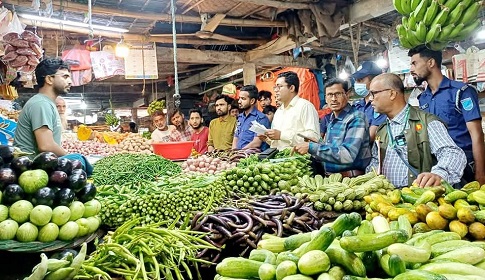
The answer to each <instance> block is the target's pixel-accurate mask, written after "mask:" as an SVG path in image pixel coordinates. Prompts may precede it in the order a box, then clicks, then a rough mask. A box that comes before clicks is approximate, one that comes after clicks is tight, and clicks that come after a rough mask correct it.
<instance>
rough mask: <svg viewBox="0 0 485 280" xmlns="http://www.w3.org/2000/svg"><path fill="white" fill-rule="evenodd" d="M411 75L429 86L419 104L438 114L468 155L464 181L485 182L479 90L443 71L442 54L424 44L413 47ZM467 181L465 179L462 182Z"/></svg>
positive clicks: (422, 94) (410, 51)
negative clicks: (451, 78) (445, 74)
mask: <svg viewBox="0 0 485 280" xmlns="http://www.w3.org/2000/svg"><path fill="white" fill-rule="evenodd" d="M408 55H409V56H410V57H411V69H410V71H411V75H412V76H413V78H414V81H415V82H416V84H417V85H421V84H422V83H423V82H424V81H426V82H427V84H428V86H427V87H426V89H425V91H424V92H423V93H421V94H420V95H419V96H418V100H419V107H420V108H421V109H422V110H424V111H426V112H429V113H432V114H435V115H436V116H438V117H439V118H440V119H441V120H442V121H443V122H444V123H445V124H446V125H447V126H448V132H449V133H450V136H451V138H452V139H453V140H454V141H455V143H456V144H457V145H458V147H460V148H462V149H463V151H464V152H465V155H466V157H467V165H466V168H465V172H464V174H463V180H464V182H471V181H474V180H476V181H478V182H479V183H480V184H485V144H484V135H483V130H482V117H481V113H480V107H479V104H478V95H477V91H476V90H475V89H474V88H473V87H471V86H468V85H467V84H464V83H462V82H458V81H452V80H450V79H448V78H447V77H445V76H443V74H442V73H441V61H442V53H441V52H440V51H433V50H430V49H428V48H427V47H426V46H424V45H421V46H417V47H415V48H413V49H411V50H409V53H408ZM462 183H463V182H462Z"/></svg>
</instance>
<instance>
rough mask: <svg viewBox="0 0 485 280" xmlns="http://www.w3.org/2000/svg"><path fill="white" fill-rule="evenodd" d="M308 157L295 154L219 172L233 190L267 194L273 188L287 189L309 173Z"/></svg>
mask: <svg viewBox="0 0 485 280" xmlns="http://www.w3.org/2000/svg"><path fill="white" fill-rule="evenodd" d="M309 162H310V161H309V159H308V157H305V156H297V157H292V158H288V159H281V160H277V161H276V162H267V161H266V162H262V163H261V162H259V163H257V164H251V165H249V166H241V167H239V166H238V167H236V168H233V169H229V170H226V171H225V172H222V173H221V175H220V176H221V179H222V180H223V182H224V184H225V185H226V186H228V187H229V188H230V190H231V191H233V192H242V193H246V194H252V195H256V194H260V195H265V194H269V192H270V190H273V189H278V188H279V189H285V188H286V189H289V188H290V187H291V186H295V185H297V184H298V177H301V176H304V175H309V174H311V172H312V170H311V167H310V165H309Z"/></svg>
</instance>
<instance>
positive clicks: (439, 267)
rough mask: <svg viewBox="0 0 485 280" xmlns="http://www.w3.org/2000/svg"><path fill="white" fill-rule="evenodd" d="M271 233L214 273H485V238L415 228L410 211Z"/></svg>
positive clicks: (402, 277)
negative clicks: (277, 234)
mask: <svg viewBox="0 0 485 280" xmlns="http://www.w3.org/2000/svg"><path fill="white" fill-rule="evenodd" d="M267 238H268V239H266V240H271V241H272V243H273V244H272V246H265V245H264V244H261V243H263V242H264V241H266V240H263V241H260V242H259V243H258V248H257V249H254V250H252V251H251V252H250V254H249V258H247V259H246V258H236V257H230V258H226V259H224V260H223V261H222V262H221V263H219V264H218V265H217V267H216V271H217V273H218V275H217V276H216V278H214V279H224V278H221V277H231V278H239V279H262V280H274V279H284V280H312V279H318V280H321V279H345V280H360V279H367V278H366V277H380V278H378V279H391V278H393V279H394V280H408V279H482V278H483V276H484V275H485V250H484V248H485V243H483V242H470V241H464V240H459V239H460V237H459V236H458V234H456V233H453V232H444V231H442V230H435V231H432V232H428V233H417V234H413V232H412V226H411V223H410V222H409V220H408V219H407V218H406V217H404V216H400V217H399V219H398V221H396V223H390V224H389V223H388V221H387V220H386V219H385V218H383V217H382V216H376V217H375V218H373V219H372V221H367V220H364V221H362V219H361V216H360V215H359V214H357V213H350V214H342V215H341V216H339V217H338V218H337V219H336V220H335V221H334V222H333V223H331V224H326V225H323V226H322V227H321V228H320V229H318V230H315V231H312V232H308V233H300V234H296V235H292V236H289V237H286V238H278V237H271V236H267ZM456 238H458V239H456ZM389 277H391V278H389Z"/></svg>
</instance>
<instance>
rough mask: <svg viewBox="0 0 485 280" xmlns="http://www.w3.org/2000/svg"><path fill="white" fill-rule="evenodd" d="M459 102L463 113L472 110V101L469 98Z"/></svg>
mask: <svg viewBox="0 0 485 280" xmlns="http://www.w3.org/2000/svg"><path fill="white" fill-rule="evenodd" d="M460 102H461V106H463V109H464V110H465V111H470V110H472V109H473V101H472V99H471V98H470V97H467V98H465V99H463V100H461V101H460Z"/></svg>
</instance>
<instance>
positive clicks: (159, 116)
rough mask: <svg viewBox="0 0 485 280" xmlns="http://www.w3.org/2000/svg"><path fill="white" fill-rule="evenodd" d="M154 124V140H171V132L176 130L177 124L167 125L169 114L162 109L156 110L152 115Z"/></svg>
mask: <svg viewBox="0 0 485 280" xmlns="http://www.w3.org/2000/svg"><path fill="white" fill-rule="evenodd" d="M152 118H153V126H155V130H154V131H153V132H152V136H151V138H152V140H153V141H154V142H170V134H171V133H172V131H173V130H175V126H173V125H167V114H165V113H163V112H162V111H156V112H155V113H153V115H152Z"/></svg>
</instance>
